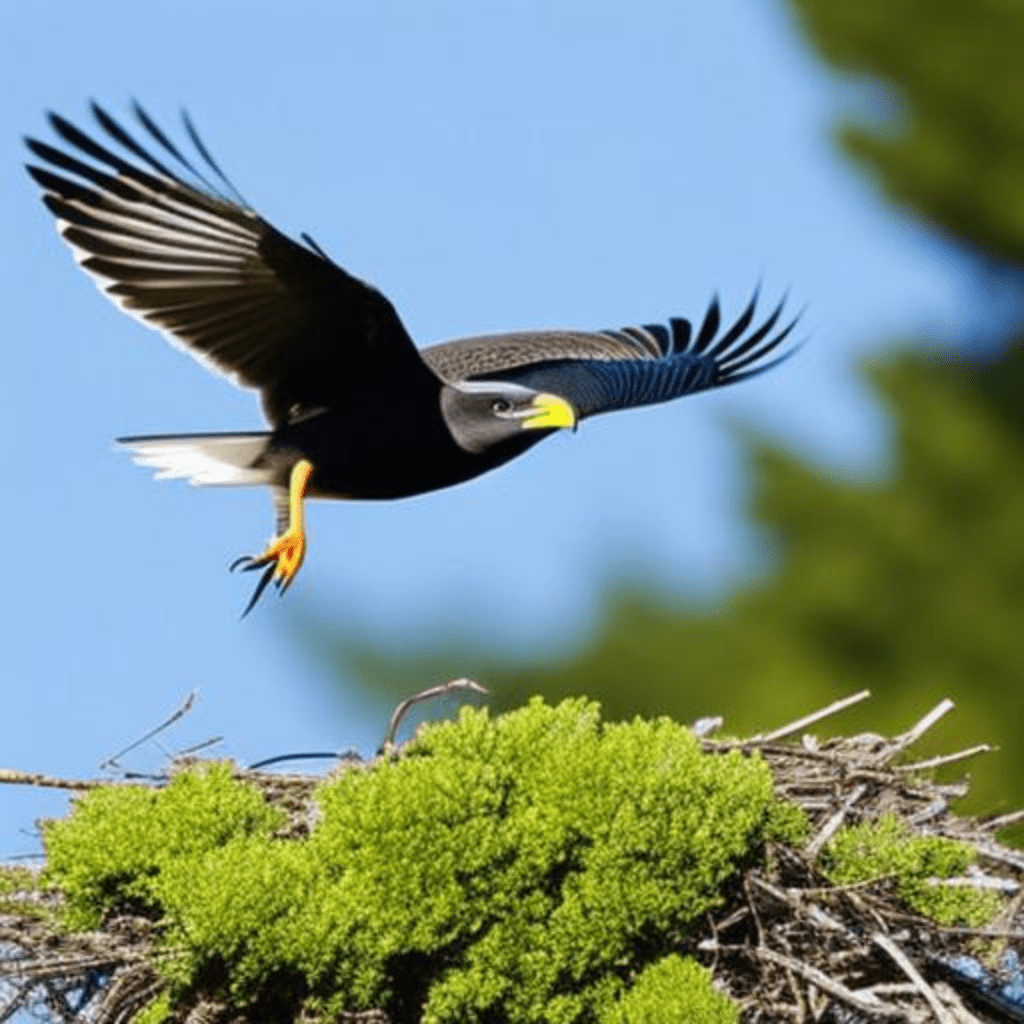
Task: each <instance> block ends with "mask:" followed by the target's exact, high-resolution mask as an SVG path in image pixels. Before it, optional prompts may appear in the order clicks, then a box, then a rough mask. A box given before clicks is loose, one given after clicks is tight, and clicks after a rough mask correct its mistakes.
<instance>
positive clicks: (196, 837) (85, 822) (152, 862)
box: [43, 764, 282, 928]
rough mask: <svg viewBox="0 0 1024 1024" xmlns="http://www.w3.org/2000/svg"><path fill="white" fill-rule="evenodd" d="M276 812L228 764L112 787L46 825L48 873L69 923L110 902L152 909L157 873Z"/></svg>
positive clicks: (93, 920) (260, 828)
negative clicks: (157, 784) (158, 786)
mask: <svg viewBox="0 0 1024 1024" xmlns="http://www.w3.org/2000/svg"><path fill="white" fill-rule="evenodd" d="M281 821H282V817H281V815H280V814H279V813H278V812H277V811H275V810H273V809H272V808H270V807H269V806H268V805H267V804H266V802H265V801H264V800H263V797H262V796H261V795H260V794H259V793H258V792H256V791H255V790H253V789H250V788H246V787H244V786H239V785H237V783H235V781H234V780H233V779H232V778H231V771H230V768H229V767H228V766H227V765H223V764H213V765H209V766H207V767H204V768H201V769H198V770H195V771H187V772H181V773H180V774H178V775H176V776H175V777H174V779H172V781H171V783H170V785H168V786H167V787H166V788H165V789H162V790H152V789H147V788H143V787H139V786H121V787H118V786H110V787H102V788H98V789H94V790H91V791H90V792H88V793H86V794H85V796H83V797H81V798H79V800H78V801H77V802H76V804H75V813H74V814H73V815H72V816H71V817H70V818H66V819H64V820H62V821H50V822H47V823H46V824H45V826H44V828H43V838H44V842H45V845H46V854H47V868H46V874H45V880H46V881H47V882H49V883H51V884H54V885H57V886H59V887H60V888H61V889H62V890H63V892H64V895H65V900H66V905H67V908H68V924H69V926H71V927H73V928H91V927H95V926H96V925H98V924H99V923H100V922H101V921H102V920H103V918H104V917H105V916H106V914H107V913H108V912H109V911H110V910H111V909H112V908H113V907H115V906H120V907H122V908H123V907H125V906H126V905H127V906H130V907H131V909H132V910H133V911H134V912H135V913H147V914H153V915H155V914H157V913H158V911H159V907H160V899H159V896H158V894H157V887H158V883H159V880H160V874H161V872H162V871H163V870H164V869H166V868H167V867H169V866H170V865H171V864H174V863H180V862H181V860H183V859H189V858H194V857H197V856H199V855H201V854H203V853H205V852H206V851H209V850H216V849H218V848H220V847H223V846H224V845H225V844H227V843H229V842H232V841H237V840H238V839H239V837H246V836H269V835H270V834H271V833H272V832H273V830H274V829H275V828H276V827H278V825H280V823H281Z"/></svg>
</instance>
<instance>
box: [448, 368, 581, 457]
mask: <svg viewBox="0 0 1024 1024" xmlns="http://www.w3.org/2000/svg"><path fill="white" fill-rule="evenodd" d="M441 412H442V414H443V416H444V420H445V423H446V424H447V425H448V429H449V430H450V431H451V435H452V437H453V438H455V442H456V443H457V444H458V445H459V447H460V448H464V449H465V450H466V451H468V452H472V453H473V454H475V455H479V454H481V453H482V452H485V451H487V450H489V449H491V448H493V447H494V446H495V445H498V444H500V443H502V442H504V441H511V440H513V439H515V440H519V441H523V442H526V443H530V442H532V441H535V440H536V441H539V440H540V439H541V438H542V437H544V436H545V434H544V432H545V431H551V430H560V429H562V428H564V427H571V428H572V429H573V430H575V429H576V422H577V418H578V417H577V413H576V410H575V409H574V408H573V407H572V405H571V404H570V403H569V402H568V401H566V399H564V398H560V397H559V396H558V395H553V394H551V393H550V392H547V391H534V390H533V388H527V387H523V386H522V385H521V384H513V383H512V382H511V381H501V380H481V381H459V382H458V383H453V384H446V385H445V386H444V387H443V388H442V389H441Z"/></svg>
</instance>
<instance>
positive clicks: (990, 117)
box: [793, 0, 1024, 263]
mask: <svg viewBox="0 0 1024 1024" xmlns="http://www.w3.org/2000/svg"><path fill="white" fill-rule="evenodd" d="M793 7H794V8H795V9H796V11H797V12H798V15H799V17H800V19H801V21H802V23H803V25H804V27H805V28H806V30H807V33H808V35H809V37H810V39H811V41H812V42H813V43H814V44H815V45H816V46H817V47H818V48H819V50H820V51H821V52H822V54H823V55H824V56H825V57H826V58H827V59H828V60H829V62H830V63H832V64H834V65H836V66H837V67H838V68H840V69H842V70H843V71H846V72H848V73H850V74H853V75H856V76H862V77H866V78H868V79H869V80H871V81H874V82H876V83H878V84H880V85H881V86H882V87H884V88H885V89H886V90H887V93H888V95H887V99H888V103H887V104H886V108H885V113H886V115H887V116H884V117H883V118H879V119H874V120H871V119H869V118H866V117H865V118H862V119H861V120H858V121H852V122H847V123H846V124H845V125H844V126H843V129H842V132H841V136H842V140H843V143H844V144H845V147H846V149H847V151H848V152H849V153H851V155H853V156H854V157H855V158H856V159H857V160H858V161H860V162H861V163H863V164H864V165H865V166H867V167H868V168H869V169H870V170H871V171H872V172H873V173H874V174H875V175H876V176H877V177H878V179H879V182H880V184H881V185H882V188H883V189H884V191H885V192H886V193H887V194H888V196H889V197H890V198H891V199H892V200H894V201H895V202H896V203H897V204H898V205H899V206H901V207H903V208H905V209H908V210H911V211H913V212H914V213H915V214H917V215H918V216H920V217H923V218H924V219H925V220H926V221H928V222H929V223H930V224H931V225H932V226H933V227H935V228H937V229H938V230H939V231H940V232H942V233H943V234H945V235H948V236H952V237H953V238H955V239H956V240H958V241H960V242H966V243H967V244H968V245H969V246H970V247H972V248H974V249H977V250H980V251H981V252H982V253H984V254H985V255H986V256H988V257H993V258H995V259H997V260H1002V261H1007V262H1015V263H1020V262H1021V261H1024V192H1022V191H1021V188H1020V182H1021V181H1024V109H1022V108H1021V104H1020V101H1019V100H1020V97H1021V96H1022V95H1024V61H1021V59H1020V40H1021V39H1024V6H1022V5H1021V4H1019V3H1012V2H1007V0H972V2H971V3H963V2H962V0H858V2H857V3H845V2H842V0H840V2H837V0H793Z"/></svg>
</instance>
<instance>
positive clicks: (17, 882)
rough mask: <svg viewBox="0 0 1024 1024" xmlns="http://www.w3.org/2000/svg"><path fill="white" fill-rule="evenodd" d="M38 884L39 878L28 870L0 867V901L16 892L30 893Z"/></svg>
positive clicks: (6, 866)
mask: <svg viewBox="0 0 1024 1024" xmlns="http://www.w3.org/2000/svg"><path fill="white" fill-rule="evenodd" d="M38 884H39V876H38V875H37V874H36V873H35V872H34V871H29V869H28V868H16V867H10V866H8V865H6V864H5V865H0V900H2V899H3V897H5V896H10V895H12V894H13V893H18V892H32V891H33V890H34V889H36V888H37V886H38Z"/></svg>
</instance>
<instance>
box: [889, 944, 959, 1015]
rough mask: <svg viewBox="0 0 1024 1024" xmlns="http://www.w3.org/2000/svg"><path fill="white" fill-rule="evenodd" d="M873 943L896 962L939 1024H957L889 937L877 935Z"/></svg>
mask: <svg viewBox="0 0 1024 1024" xmlns="http://www.w3.org/2000/svg"><path fill="white" fill-rule="evenodd" d="M871 941H872V942H873V943H874V944H875V945H876V946H878V948H879V949H881V950H884V951H885V952H886V953H888V954H889V956H890V957H892V959H893V960H894V961H895V962H896V966H897V967H899V969H900V970H901V971H902V972H903V973H904V974H905V975H906V976H907V977H908V978H909V979H910V980H911V981H912V982H913V983H914V986H915V987H916V988H917V990H918V992H920V993H921V995H922V996H924V999H925V1002H927V1003H928V1006H929V1008H930V1009H931V1011H932V1014H933V1015H934V1017H935V1019H936V1020H937V1021H938V1022H939V1024H956V1021H955V1020H953V1018H952V1017H951V1016H950V1014H949V1012H948V1011H947V1010H946V1008H945V1007H944V1006H943V1005H942V1003H940V1002H939V999H938V996H936V995H935V993H934V992H933V991H932V988H931V986H930V985H929V984H928V983H927V982H926V981H925V980H924V978H922V977H921V975H920V974H919V973H918V970H917V968H916V967H914V965H913V964H912V963H911V962H910V960H909V959H908V958H907V955H906V954H905V953H904V952H903V950H902V949H900V947H899V946H897V945H896V943H895V942H893V941H892V939H890V938H889V937H888V936H887V935H882V934H880V933H876V934H875V935H872V936H871Z"/></svg>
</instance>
